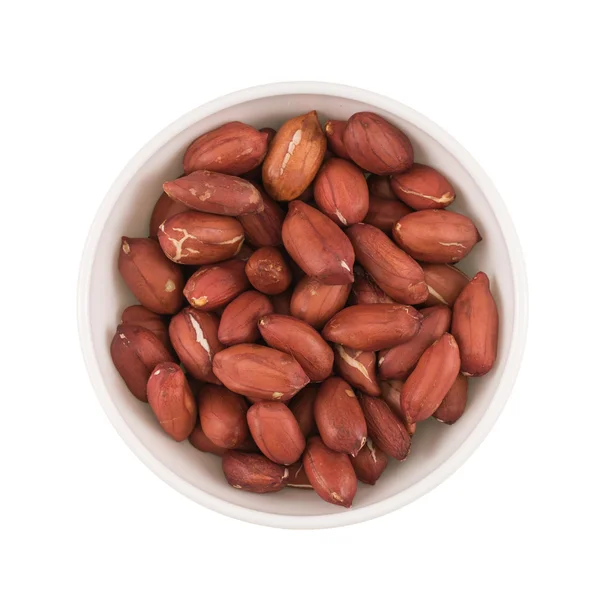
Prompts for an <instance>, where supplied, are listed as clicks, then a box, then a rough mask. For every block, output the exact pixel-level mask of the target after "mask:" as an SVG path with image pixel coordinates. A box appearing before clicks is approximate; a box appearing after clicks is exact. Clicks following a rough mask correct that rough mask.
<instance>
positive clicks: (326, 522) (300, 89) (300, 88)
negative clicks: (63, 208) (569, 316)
mask: <svg viewBox="0 0 600 600" xmlns="http://www.w3.org/2000/svg"><path fill="white" fill-rule="evenodd" d="M289 94H316V95H326V96H339V97H342V98H348V99H352V100H356V101H359V102H365V103H368V104H371V105H373V106H375V107H378V108H381V109H382V110H385V111H388V112H390V113H392V114H395V115H398V116H400V117H402V118H405V119H407V120H409V121H411V122H412V123H413V124H414V125H415V126H417V127H419V128H421V129H422V130H423V131H424V132H426V133H428V134H429V135H430V136H432V137H433V138H434V139H435V140H436V141H438V142H439V143H440V144H442V145H443V146H444V147H445V148H446V149H447V150H448V151H449V152H450V153H451V154H452V155H453V156H454V157H455V158H456V159H457V160H459V161H460V162H461V163H462V165H463V166H464V167H465V168H466V169H467V170H468V171H469V173H470V174H471V176H472V177H473V178H474V180H475V182H476V183H477V185H478V186H479V187H480V189H481V190H482V192H483V194H484V195H485V197H486V199H487V200H488V202H489V204H490V207H491V209H492V211H493V213H494V214H495V217H496V219H497V220H498V223H499V225H500V229H501V231H502V234H503V236H504V238H505V241H506V245H507V248H508V254H509V260H510V265H511V269H512V273H513V277H514V281H515V285H514V294H513V303H514V321H513V327H512V337H511V340H512V341H511V348H510V350H511V351H510V352H509V355H508V358H507V361H506V366H505V370H504V374H503V375H502V377H501V378H500V382H499V384H498V386H497V388H496V390H495V391H494V394H493V397H492V400H491V402H490V405H489V407H488V409H487V411H486V412H485V413H484V415H483V417H482V418H481V420H480V421H479V422H478V423H477V425H476V426H475V428H474V429H473V431H472V432H471V434H470V435H469V436H468V437H467V438H466V439H465V441H464V442H463V443H462V444H461V445H460V446H459V448H458V449H457V450H456V451H455V452H454V453H453V454H452V455H450V456H449V457H448V458H447V459H446V460H445V461H444V462H443V463H441V464H440V465H439V466H438V467H437V468H436V469H434V470H433V471H432V472H431V473H429V474H428V475H427V476H425V477H424V478H423V479H421V480H419V481H418V482H417V483H415V484H414V485H412V486H411V487H409V488H408V489H406V490H404V491H402V492H400V493H398V494H396V495H394V496H392V497H390V498H387V499H385V500H381V501H379V502H376V503H374V504H371V505H369V506H365V507H360V508H353V509H350V510H344V511H343V512H342V511H340V512H339V513H335V514H327V515H314V516H296V515H282V514H277V513H271V512H266V511H258V510H254V509H250V508H246V507H243V506H239V505H237V504H233V503H230V502H227V501H225V500H221V499H220V498H216V497H215V496H213V495H211V494H209V493H207V492H204V491H203V490H200V489H198V488H196V487H195V486H193V485H192V484H190V483H188V482H187V481H186V480H184V479H183V478H181V477H179V476H178V475H176V474H175V473H174V472H172V471H171V470H170V469H169V468H168V467H166V466H165V465H164V464H163V463H162V462H161V461H160V460H159V459H157V458H155V457H154V456H153V455H152V454H151V452H150V451H149V450H148V449H147V448H146V447H145V446H144V445H143V443H142V442H141V441H140V440H139V439H138V438H137V437H136V435H135V434H134V433H133V431H132V430H131V429H130V428H129V426H128V425H127V423H126V422H125V420H124V419H123V417H122V416H121V414H120V412H119V411H118V409H117V408H116V406H115V404H114V402H113V401H112V398H111V394H110V392H109V390H108V388H107V386H106V383H105V382H104V379H103V377H102V375H101V373H100V368H99V364H98V360H97V357H96V353H95V351H94V347H93V343H92V332H91V323H90V318H89V300H90V297H89V289H90V282H91V276H92V273H93V270H94V262H95V257H96V248H97V246H98V241H99V238H100V235H101V232H102V229H103V228H104V224H105V223H106V221H107V219H108V217H109V215H110V213H111V211H112V209H113V207H114V206H115V204H116V202H117V201H118V198H119V196H120V195H121V193H122V191H123V189H124V188H125V187H126V186H127V184H128V183H129V181H130V180H131V179H132V178H133V177H134V176H135V174H136V172H137V171H138V169H139V168H140V167H141V166H142V165H143V164H144V163H145V162H146V161H147V160H149V159H150V158H151V157H152V156H153V155H154V154H155V152H156V151H158V150H159V149H160V147H161V146H163V145H164V144H165V143H167V142H168V141H169V140H170V139H171V138H173V137H174V136H176V135H177V134H179V133H181V132H182V131H184V130H185V129H187V128H188V127H189V126H191V125H193V124H194V123H196V122H197V121H199V120H201V119H204V118H206V117H208V116H209V115H211V114H213V113H215V112H217V111H220V110H222V109H225V108H228V107H231V106H234V105H236V104H241V103H244V102H248V101H251V100H256V99H260V98H264V97H268V96H282V95H289ZM527 298H528V296H527V276H526V270H525V262H524V259H523V254H522V250H521V245H520V242H519V238H518V236H517V233H516V230H515V227H514V225H513V222H512V220H511V218H510V216H509V213H508V210H507V208H506V206H505V204H504V202H503V200H502V198H501V197H500V195H499V193H498V191H497V190H496V188H495V187H494V185H493V183H492V182H491V180H490V179H489V177H488V176H487V175H486V173H485V172H484V170H483V169H482V168H481V167H480V166H479V164H478V163H477V161H476V160H475V159H474V158H473V157H472V156H471V154H470V153H469V152H467V150H465V149H464V148H463V147H462V146H461V145H460V144H459V143H458V142H457V141H456V140H455V139H454V138H453V137H452V136H450V135H449V134H448V133H447V132H446V131H445V130H444V129H442V128H441V127H439V126H438V125H436V124H435V123H434V122H433V121H431V120H430V119H429V118H427V117H425V116H424V115H422V114H421V113H419V112H417V111H415V110H413V109H412V108H410V107H408V106H406V105H404V104H402V103H401V102H398V101H396V100H393V99H391V98H388V97H386V96H382V95H380V94H377V93H375V92H371V91H369V90H365V89H361V88H356V87H352V86H347V85H342V84H335V83H327V82H313V81H299V82H294V81H291V82H281V83H269V84H264V85H259V86H255V87H250V88H246V89H243V90H239V91H236V92H233V93H230V94H227V95H225V96H221V97H219V98H216V99H215V100H212V101H210V102H208V103H206V104H203V105H201V106H199V107H197V108H195V109H193V110H191V111H189V112H188V113H186V114H184V115H183V116H182V117H180V118H179V119H177V120H176V121H174V122H173V123H171V124H170V125H168V126H167V127H165V128H164V129H163V130H162V131H161V132H160V133H158V134H157V135H156V136H154V137H153V138H152V139H151V140H150V141H149V142H148V143H146V144H145V145H144V146H143V147H142V148H141V150H139V152H137V154H136V155H135V156H134V157H133V158H132V159H131V160H130V161H129V162H128V163H127V165H126V166H125V167H124V168H123V170H122V171H121V173H120V174H119V176H118V177H117V178H116V180H115V181H114V182H113V184H112V186H111V187H110V189H109V191H108V193H107V194H106V196H105V198H104V200H103V202H102V204H101V205H100V207H99V209H98V211H97V213H96V215H95V217H94V221H93V223H92V225H91V228H90V231H89V233H88V237H87V240H86V243H85V247H84V251H83V254H82V258H81V263H80V269H79V281H78V292H77V319H78V329H79V339H80V344H81V350H82V353H83V357H84V361H85V365H86V368H87V371H88V374H89V377H90V380H91V382H92V386H93V388H94V390H95V392H96V396H97V397H98V400H99V402H100V404H101V405H102V408H103V409H104V412H105V413H106V415H107V416H108V418H109V420H110V422H111V423H112V425H113V426H114V427H115V429H116V430H117V432H118V433H119V435H120V436H121V437H122V438H123V440H124V441H125V443H126V444H127V445H128V446H129V448H130V449H131V450H132V451H133V452H134V453H135V454H136V455H137V456H138V458H139V459H140V460H141V461H142V462H143V463H144V464H145V465H146V466H147V467H149V468H150V469H151V470H152V471H153V472H154V473H155V474H156V475H158V476H159V477H160V478H161V479H163V480H164V481H166V482H167V483H168V484H169V485H170V486H171V487H173V488H174V489H176V490H177V491H179V492H181V493H182V494H184V495H185V496H187V497H188V498H190V499H192V500H194V501H196V502H197V503H199V504H201V505H203V506H205V507H207V508H210V509H212V510H214V511H216V512H219V513H221V514H224V515H227V516H230V517H233V518H235V519H239V520H242V521H247V522H250V523H255V524H258V525H267V526H271V527H281V528H288V529H320V528H328V527H339V526H343V525H351V524H354V523H359V522H362V521H367V520H369V519H373V518H375V517H379V516H382V515H384V514H387V513H389V512H391V511H393V510H396V509H398V508H400V507H402V506H405V505H407V504H409V503H411V502H412V501H414V500H416V499H417V498H419V497H420V496H422V495H424V494H426V493H427V492H429V491H431V490H432V489H434V488H435V487H437V486H438V485H439V484H440V483H441V482H442V481H444V480H445V479H446V478H447V477H449V476H450V475H451V474H452V473H454V472H455V471H456V470H457V469H458V468H459V467H460V466H461V465H462V464H463V463H464V462H465V461H466V460H467V458H468V457H469V456H470V455H471V454H472V453H473V452H474V451H475V450H476V449H477V447H478V446H479V445H480V444H481V442H482V441H483V439H484V438H485V437H486V436H487V434H488V433H489V432H490V430H491V428H492V427H493V425H494V423H495V422H496V420H497V419H498V417H499V415H500V413H501V412H502V410H503V408H504V406H505V404H506V402H507V400H508V397H509V396H510V393H511V391H512V388H513V386H514V382H515V379H516V377H517V374H518V371H519V368H520V364H521V360H522V356H523V352H524V349H525V342H526V335H527V312H528V303H527Z"/></svg>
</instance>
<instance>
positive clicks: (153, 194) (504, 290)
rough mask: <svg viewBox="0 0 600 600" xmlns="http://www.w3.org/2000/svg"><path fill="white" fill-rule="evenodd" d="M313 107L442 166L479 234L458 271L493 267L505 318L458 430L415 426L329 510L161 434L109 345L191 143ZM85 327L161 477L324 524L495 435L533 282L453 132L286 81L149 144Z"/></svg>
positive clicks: (449, 468)
mask: <svg viewBox="0 0 600 600" xmlns="http://www.w3.org/2000/svg"><path fill="white" fill-rule="evenodd" d="M312 109H316V110H317V111H318V113H319V115H320V118H321V119H323V120H326V119H330V118H336V119H346V118H348V117H349V116H350V115H351V114H353V113H355V112H357V111H364V110H368V111H374V112H376V113H378V114H380V115H382V116H383V117H385V118H386V119H388V120H389V121H391V122H392V123H395V124H396V125H398V126H399V127H400V128H401V129H402V130H403V131H405V132H406V133H407V134H408V136H409V137H410V139H411V141H412V143H413V146H414V148H415V158H416V160H418V161H419V162H425V163H427V164H430V165H432V166H434V167H436V168H438V169H440V170H441V171H442V172H443V173H444V174H445V175H446V176H447V177H448V178H449V179H450V180H451V182H452V183H453V185H454V188H455V190H456V192H457V200H456V202H455V203H454V204H453V206H452V207H453V208H454V209H456V210H457V211H459V212H463V213H465V214H467V215H469V216H470V217H471V218H472V219H473V220H474V221H475V223H476V225H477V227H478V228H479V231H480V232H481V234H482V236H483V242H481V243H480V244H478V245H477V246H476V248H475V250H473V252H472V253H471V254H470V256H469V257H468V258H467V259H466V260H465V261H464V262H461V263H460V267H461V268H462V269H464V270H465V271H466V272H467V274H469V275H474V274H475V272H476V271H478V270H483V271H485V272H486V273H487V274H488V275H489V277H490V279H491V282H492V291H493V294H494V296H495V298H496V301H497V302H498V308H499V312H500V339H499V354H498V361H497V363H496V365H495V367H494V369H493V370H492V372H491V373H489V374H488V375H487V376H486V377H483V378H479V379H472V381H471V383H470V396H469V403H468V406H467V410H466V412H465V414H464V415H463V417H462V418H461V419H460V420H459V421H458V422H457V423H456V424H454V425H452V426H447V425H442V424H440V423H437V422H436V421H434V420H433V419H430V420H429V421H427V422H425V423H422V424H419V427H418V434H417V435H416V436H415V438H414V444H413V448H412V450H411V453H410V457H409V459H408V460H406V461H405V462H403V463H397V462H395V461H391V464H390V466H389V467H388V469H387V470H386V471H385V473H384V474H383V476H382V477H381V479H380V480H379V481H378V482H377V485H375V486H367V485H362V484H360V486H359V490H358V493H357V495H356V498H355V500H354V506H353V508H351V509H343V508H338V507H336V506H333V505H331V504H327V503H325V502H323V501H322V500H321V499H320V498H318V497H317V495H316V494H314V493H311V492H310V491H305V490H297V489H296V490H294V489H289V488H288V489H285V490H283V491H281V492H279V493H277V494H265V495H257V494H250V493H246V492H240V491H239V490H236V489H233V488H231V487H230V486H229V485H228V484H227V483H226V481H225V478H224V477H223V474H222V472H221V463H220V459H219V458H217V457H215V456H212V455H210V454H205V453H202V452H199V451H198V450H196V449H194V448H193V447H192V446H191V445H190V444H189V443H188V442H187V441H186V442H183V443H176V442H174V441H172V440H171V439H170V438H169V437H167V435H166V434H165V433H164V432H163V431H162V429H161V428H160V427H159V425H158V423H157V422H156V420H155V418H154V416H153V415H152V413H151V411H150V408H149V406H148V405H147V404H145V403H142V402H139V401H138V400H136V399H135V398H134V397H133V396H132V395H131V394H130V393H129V391H128V390H127V388H126V387H125V384H124V383H123V381H122V380H121V378H120V377H119V375H118V373H117V371H116V370H115V368H114V366H113V364H112V361H111V358H110V352H109V344H110V340H111V338H112V336H113V333H114V330H115V327H116V325H117V323H118V322H119V318H120V314H121V311H122V310H123V308H124V307H125V306H127V305H129V304H133V303H137V302H136V301H135V299H134V297H133V296H132V295H131V293H130V292H129V291H128V290H127V288H126V287H125V284H124V283H123V282H122V281H121V278H120V276H119V273H118V271H117V254H118V249H119V246H120V237H121V236H122V235H128V236H146V235H147V230H148V220H149V217H150V213H151V211H152V207H153V206H154V203H155V202H156V199H157V198H158V196H159V195H160V193H161V191H162V183H163V182H164V181H166V180H168V179H172V178H174V177H176V176H178V175H179V174H180V173H181V164H182V157H183V153H184V150H185V148H186V147H187V146H188V144H189V143H190V142H191V141H192V140H193V139H194V138H196V137H198V136H199V135H200V134H202V133H204V132H206V131H209V130H211V129H214V128H215V127H217V126H219V125H221V124H223V123H225V122H227V121H233V120H239V121H244V122H246V123H249V124H251V125H255V126H257V127H266V126H273V127H278V126H279V125H280V124H281V123H283V122H284V121H285V120H286V119H288V118H289V117H291V116H295V115H299V114H302V113H305V112H308V111H309V110H312ZM78 318H79V331H80V338H81V345H82V348H83V354H84V357H85V361H86V364H87V368H88V371H89V374H90V377H91V380H92V383H93V385H94V388H95V390H96V393H97V395H98V398H99V400H100V402H101V403H102V406H103V407H104V410H105V411H106V413H107V415H108V417H109V418H110V420H111V421H112V423H113V425H114V426H115V428H116V429H117V431H118V432H119V433H120V434H121V436H122V437H123V439H124V440H125V442H126V443H127V444H128V445H129V447H130V448H131V449H132V450H133V451H134V452H135V453H136V454H137V455H138V457H139V458H140V459H141V460H142V461H143V462H144V463H145V464H146V465H147V466H148V467H150V468H151V469H152V470H153V471H154V472H155V473H156V474H157V475H158V476H159V477H161V478H162V479H164V480H165V481H166V482H167V483H169V484H170V485H171V486H172V487H174V488H175V489H177V490H179V491H180V492H182V493H183V494H185V495H187V496H189V497H190V498H192V499H193V500H195V501H196V502H198V503H200V504H202V505H204V506H207V507H208V508H211V509H213V510H216V511H218V512H220V513H223V514H226V515H229V516H231V517H235V518H237V519H242V520H245V521H250V522H253V523H258V524H262V525H270V526H275V527H288V528H298V529H300V528H306V529H309V528H321V527H335V526H339V525H347V524H350V523H357V522H359V521H365V520H367V519H371V518H373V517H377V516H380V515H383V514H385V513H387V512H390V511H392V510H395V509H397V508H400V507H401V506H404V505H405V504H408V503H409V502H412V501H413V500H414V499H416V498H418V497H419V496H421V495H422V494H424V493H426V492H428V491H429V490H431V489H432V488H434V487H435V486H436V485H438V484H439V483H440V482H441V481H443V480H444V479H445V478H446V477H448V476H449V475H450V474H451V473H453V472H454V471H455V469H457V468H458V467H459V466H460V465H461V464H462V463H463V462H464V461H465V460H466V458H467V457H468V456H469V455H470V454H471V453H472V452H473V451H474V450H475V448H476V447H477V446H478V445H479V444H480V442H481V441H482V440H483V438H484V437H485V436H486V435H487V433H488V432H489V431H490V429H491V427H492V426H493V424H494V422H495V421H496V419H497V418H498V415H499V414H500V411H501V410H502V408H503V407H504V404H505V403H506V400H507V398H508V396H509V394H510V391H511V389H512V387H513V383H514V380H515V377H516V375H517V371H518V369H519V365H520V362H521V356H522V353H523V349H524V343H525V331H526V321H527V283H526V276H525V267H524V264H523V259H522V255H521V250H520V245H519V241H518V238H517V235H516V232H515V230H514V227H513V224H512V222H511V220H510V217H509V215H508V213H507V211H506V208H505V206H504V204H503V202H502V200H501V199H500V196H499V195H498V193H497V192H496V190H495V189H494V186H493V185H492V183H491V182H490V180H489V179H488V177H487V176H486V175H485V173H484V172H483V170H482V169H481V167H480V166H479V165H478V164H477V163H476V162H475V160H474V159H473V158H472V157H471V156H470V155H469V154H468V153H467V152H466V151H465V150H464V149H463V148H462V147H461V146H460V145H459V144H458V143H457V142H456V141H455V140H454V139H452V138H451V137H450V136H449V135H448V134H447V133H446V132H445V131H443V130H442V129H440V128H439V127H438V126H437V125H435V124H434V123H432V122H431V121H430V120H429V119H427V118H426V117H424V116H422V115H420V114H419V113H417V112H415V111H414V110H412V109H410V108H408V107H406V106H404V105H403V104H400V103H399V102H396V101H394V100H391V99H389V98H385V97H382V96H379V95H377V94H374V93H372V92H368V91H366V90H360V89H355V88H351V87H346V86H341V85H334V84H330V83H278V84H271V85H265V86H261V87H255V88H251V89H247V90H242V91H240V92H236V93H234V94H230V95H228V96H224V97H222V98H219V99H217V100H214V101H213V102H210V103H208V104H205V105H204V106H201V107H199V108H197V109H195V110H193V111H192V112H190V113H188V114H187V115H185V116H183V117H181V118H180V119H179V120H177V121H176V122H175V123H173V124H171V125H169V126H168V127H167V128H166V129H165V130H163V131H162V132H161V133H159V134H158V135H157V136H156V137H155V138H154V139H152V140H151V141H150V142H149V143H148V144H146V146H144V148H142V150H140V152H138V154H137V155H136V156H134V157H133V158H132V159H131V161H130V162H129V164H128V165H127V166H126V167H125V168H124V169H123V171H122V173H121V174H120V175H119V177H118V178H117V180H116V181H115V183H114V184H113V186H112V187H111V189H110V191H109V192H108V194H107V196H106V198H105V200H104V202H103V204H102V206H101V207H100V210H99V211H98V214H97V216H96V219H95V221H94V223H93V225H92V228H91V231H90V234H89V237H88V240H87V244H86V247H85V251H84V254H83V259H82V263H81V273H80V281H79V298H78Z"/></svg>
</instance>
